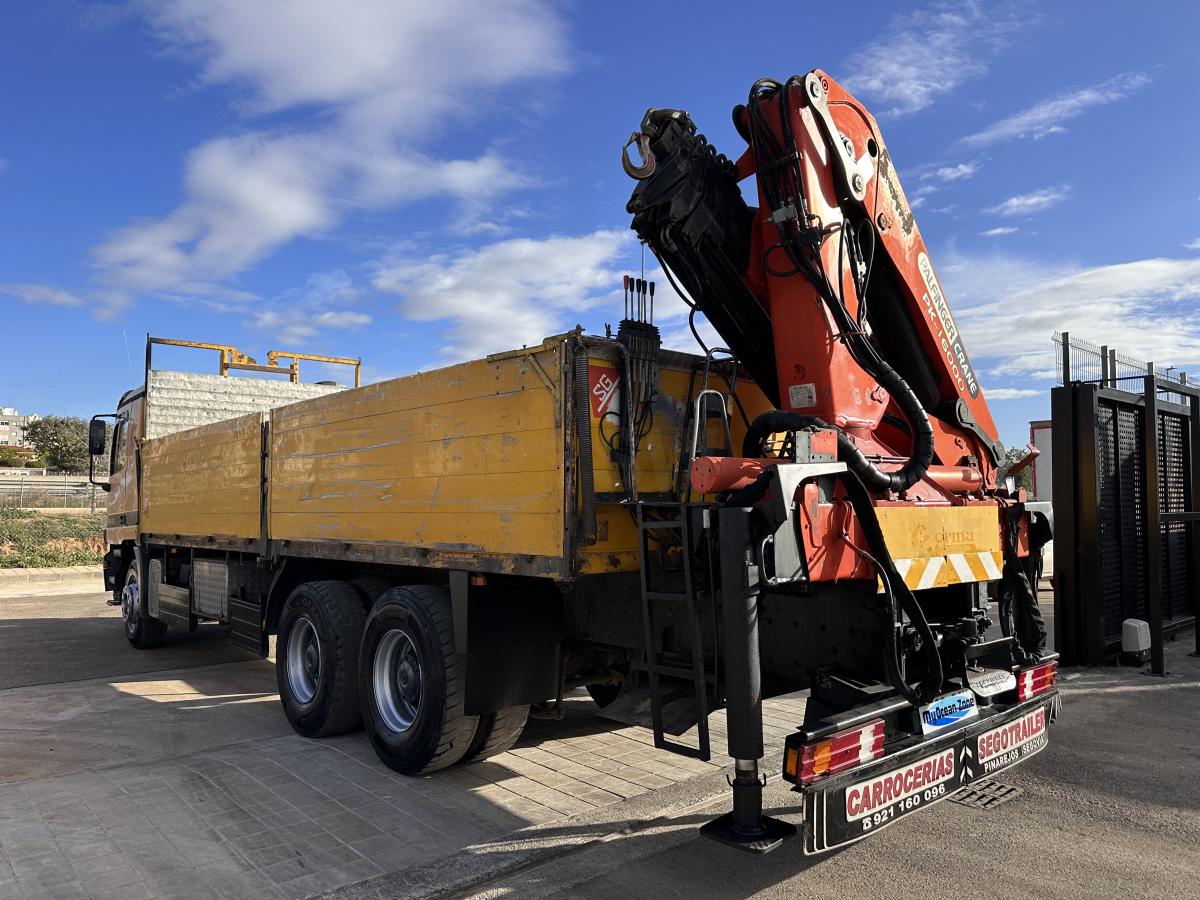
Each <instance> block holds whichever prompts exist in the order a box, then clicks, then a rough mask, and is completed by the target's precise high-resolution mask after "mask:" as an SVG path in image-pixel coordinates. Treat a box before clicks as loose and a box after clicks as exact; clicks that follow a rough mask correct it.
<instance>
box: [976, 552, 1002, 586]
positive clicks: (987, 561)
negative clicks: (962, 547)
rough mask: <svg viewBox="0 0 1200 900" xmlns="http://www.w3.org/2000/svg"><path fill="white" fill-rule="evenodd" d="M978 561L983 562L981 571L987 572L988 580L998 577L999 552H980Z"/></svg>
mask: <svg viewBox="0 0 1200 900" xmlns="http://www.w3.org/2000/svg"><path fill="white" fill-rule="evenodd" d="M979 561H980V562H981V563H983V571H985V572H987V580H988V581H995V580H996V579H997V578H999V577H1000V565H999V562H1000V554H999V553H980V554H979ZM981 580H982V579H981Z"/></svg>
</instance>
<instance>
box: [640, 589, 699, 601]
mask: <svg viewBox="0 0 1200 900" xmlns="http://www.w3.org/2000/svg"><path fill="white" fill-rule="evenodd" d="M646 599H647V600H678V601H680V602H683V603H686V602H687V601H688V600H689V599H690V598H689V597H688V595H687V594H677V593H672V592H670V591H646Z"/></svg>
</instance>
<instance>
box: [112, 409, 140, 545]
mask: <svg viewBox="0 0 1200 900" xmlns="http://www.w3.org/2000/svg"><path fill="white" fill-rule="evenodd" d="M141 422H142V398H140V397H139V398H137V399H136V400H134V401H133V402H131V403H130V404H129V405H127V406H125V407H122V408H121V410H119V411H118V412H117V421H116V425H115V426H114V428H113V440H112V449H111V451H110V453H111V455H110V457H109V476H108V481H109V485H110V489H109V495H108V523H107V524H108V527H107V529H106V532H105V534H106V536H107V538H108V543H109V544H110V545H112V544H120V543H121V542H122V541H131V540H136V538H137V534H138V458H137V447H138V439H139V438H140V436H141V431H142V428H141Z"/></svg>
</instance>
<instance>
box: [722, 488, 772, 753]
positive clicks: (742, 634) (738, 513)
mask: <svg viewBox="0 0 1200 900" xmlns="http://www.w3.org/2000/svg"><path fill="white" fill-rule="evenodd" d="M750 512H751V511H750V509H748V508H742V507H726V508H724V509H720V510H717V542H718V546H719V548H720V550H719V559H720V567H721V605H722V622H723V625H724V632H725V635H724V644H725V648H724V649H725V660H724V670H725V705H726V716H727V720H728V730H729V755H730V756H732V757H733V758H734V759H742V760H757V759H760V758H761V757H762V755H763V725H762V668H761V665H760V659H759V647H758V568H757V565H756V564H755V562H754V552H753V545H752V542H751V530H750Z"/></svg>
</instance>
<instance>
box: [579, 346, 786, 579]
mask: <svg viewBox="0 0 1200 900" xmlns="http://www.w3.org/2000/svg"><path fill="white" fill-rule="evenodd" d="M590 364H591V366H593V367H600V368H611V367H613V366H615V363H614V362H612V361H611V360H607V359H602V358H593V359H591V360H590ZM614 372H615V369H614ZM699 381H700V380H699V378H697V383H696V388H695V389H696V390H699ZM690 384H691V373H690V372H689V371H686V370H683V369H677V368H667V367H665V366H664V367H663V368H662V369H661V370H660V372H659V397H658V400H657V401H656V402H655V404H654V407H653V409H654V422H653V425H652V427H651V430H650V432H649V434H647V435H646V436H645V437H644V438H643V439H642V441H641V444H640V445H639V448H638V456H637V479H638V485H637V486H638V492H639V494H640V495H642V496H645V495H647V494H653V493H669V492H673V491H674V490H675V486H676V479H677V477H678V468H679V464H680V459H681V455H682V452H683V450H684V448H685V445H686V447H687V449H688V451H689V452H690V449H691V435H690V434H684V423H685V421H686V419H687V409H686V407H687V401H688V392H689V386H690ZM713 386H714V387H717V388H718V389H722V386H721V385H720V384H719V383H716V380H715V379H714V384H713ZM737 395H738V398H739V399H740V400H741V401H742V405H743V406H744V407H745V409H746V414H747V416H748V417H749V418H750V421H754V418H755V416H757V415H758V414H759V413H762V412H765V411H766V410H768V409H771V408H772V406H771V404H770V403H769V402H768V401H767V399H766V397H764V396H763V394H762V392H761V391H760V390H759V389H758V387H757V386H756V385H755V384H754V383H753V382H750V381H742V382H739V383H738V386H737ZM693 403H694V401H693ZM588 413H589V414H590V415H591V421H592V446H593V466H594V471H595V476H594V477H595V482H596V491H597V492H601V493H603V492H615V493H618V492H620V491H621V490H622V487H621V475H620V471H619V470H618V468H617V465H616V463H615V462H614V461H613V460H612V457H611V454H610V453H609V450H608V446H607V444H606V442H605V437H606V436H607V437H608V438H609V439H611V438H612V433H613V432H614V431H615V428H614V427H613V426H612V425H611V424H610V422H602V421H601V418H602V417H601V416H598V415H596V404H595V402H593V405H592V408H591V409H589V410H588ZM730 431H731V432H732V436H733V452H734V454H735V455H738V454H740V453H741V448H742V438H743V437H745V434H746V427H745V425H744V423H743V422H742V418H741V415H740V413H738V411H737V409H736V407H735V408H734V409H732V410H731V411H730ZM723 439H724V437H723V434H722V429H721V427H720V424H719V423H718V422H717V420H715V419H714V420H712V421H711V422H710V424H709V433H708V445H709V446H716V445H718V444H720V443H721V442H722V441H723ZM701 443H703V441H701ZM693 499H696V500H699V499H701V498H700V497H694V498H693ZM596 525H597V541H596V543H595V544H593V545H592V546H590V547H581V548H580V549H579V553H578V556H579V571H580V573H581V574H595V573H600V572H629V571H637V568H638V555H637V528H636V527H635V525H634V522H633V516H632V515H630V512H629V510H628V509H627V508H626V507H624V506H621V505H619V504H614V503H602V504H600V505H599V506H598V507H597V514H596Z"/></svg>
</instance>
